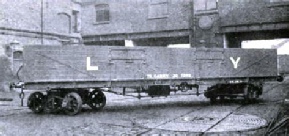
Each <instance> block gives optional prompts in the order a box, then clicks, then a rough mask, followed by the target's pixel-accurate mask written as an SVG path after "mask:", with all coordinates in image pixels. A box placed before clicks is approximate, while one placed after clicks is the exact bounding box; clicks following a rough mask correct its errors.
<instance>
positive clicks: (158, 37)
mask: <svg viewBox="0 0 289 136" xmlns="http://www.w3.org/2000/svg"><path fill="white" fill-rule="evenodd" d="M288 6H289V0H254V1H252V0H122V1H118V0H83V1H82V13H83V14H82V37H83V40H84V43H85V44H87V45H105V44H106V45H124V44H125V40H132V41H133V42H134V44H135V45H137V46H142V45H149V46H150V45H153V46H158V45H161V46H166V45H168V44H176V43H189V42H191V46H192V47H218V48H223V47H225V48H227V47H229V48H231V47H241V43H242V41H244V40H259V39H274V38H288V36H287V34H286V33H288V21H289V20H288V19H289V18H288V14H289V13H288ZM190 37H191V38H190Z"/></svg>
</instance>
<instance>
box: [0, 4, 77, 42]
mask: <svg viewBox="0 0 289 136" xmlns="http://www.w3.org/2000/svg"><path fill="white" fill-rule="evenodd" d="M80 11H81V6H80V3H79V2H78V1H77V0H61V1H58V0H21V1H19V0H1V1H0V44H2V45H3V44H10V43H11V42H13V41H18V42H19V43H20V44H22V45H26V44H56V45H57V44H59V45H60V44H63V43H65V42H72V43H79V42H80V40H81V36H80V33H79V32H80ZM42 37H43V38H42Z"/></svg>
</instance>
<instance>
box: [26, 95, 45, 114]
mask: <svg viewBox="0 0 289 136" xmlns="http://www.w3.org/2000/svg"><path fill="white" fill-rule="evenodd" d="M43 103H44V95H43V94H42V93H40V92H35V93H32V94H31V95H30V96H29V97H28V100H27V106H28V107H29V109H31V110H32V111H33V112H34V113H42V112H43V111H44V104H43Z"/></svg>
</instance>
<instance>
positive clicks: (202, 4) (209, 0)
mask: <svg viewBox="0 0 289 136" xmlns="http://www.w3.org/2000/svg"><path fill="white" fill-rule="evenodd" d="M194 2H195V3H194V5H195V6H194V8H195V10H196V11H202V10H215V9H217V2H218V1H217V0H196V1H194Z"/></svg>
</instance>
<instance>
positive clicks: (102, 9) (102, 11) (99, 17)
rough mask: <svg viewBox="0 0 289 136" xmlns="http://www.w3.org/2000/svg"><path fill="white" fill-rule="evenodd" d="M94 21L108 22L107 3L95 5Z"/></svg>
mask: <svg viewBox="0 0 289 136" xmlns="http://www.w3.org/2000/svg"><path fill="white" fill-rule="evenodd" d="M95 13H96V16H95V22H96V23H97V24H99V23H108V22H109V5H107V4H101V5H96V6H95Z"/></svg>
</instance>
